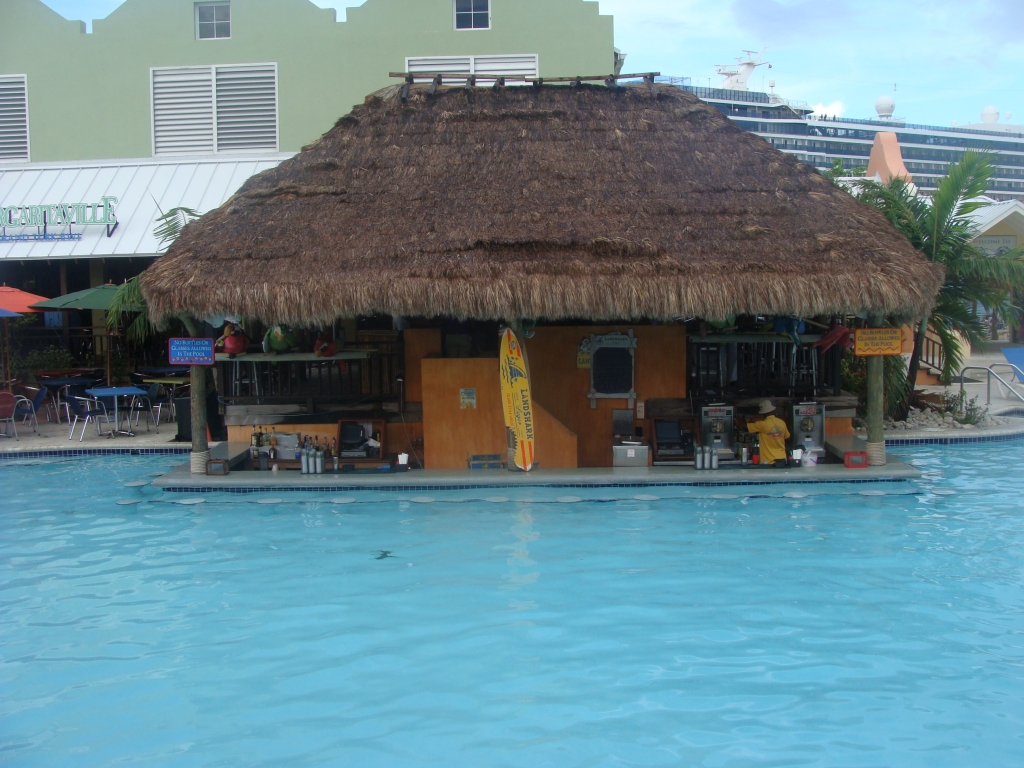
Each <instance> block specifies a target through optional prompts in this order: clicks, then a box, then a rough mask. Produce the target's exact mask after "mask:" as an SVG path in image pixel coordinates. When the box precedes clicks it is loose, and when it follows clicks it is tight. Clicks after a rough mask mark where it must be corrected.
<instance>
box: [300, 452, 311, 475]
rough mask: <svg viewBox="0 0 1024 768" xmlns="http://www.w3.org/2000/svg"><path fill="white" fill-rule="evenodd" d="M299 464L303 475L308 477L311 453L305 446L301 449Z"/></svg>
mask: <svg viewBox="0 0 1024 768" xmlns="http://www.w3.org/2000/svg"><path fill="white" fill-rule="evenodd" d="M299 462H300V464H301V469H302V474H304V475H308V474H309V451H308V450H307V449H306V446H305V445H303V446H302V447H301V448H300V449H299Z"/></svg>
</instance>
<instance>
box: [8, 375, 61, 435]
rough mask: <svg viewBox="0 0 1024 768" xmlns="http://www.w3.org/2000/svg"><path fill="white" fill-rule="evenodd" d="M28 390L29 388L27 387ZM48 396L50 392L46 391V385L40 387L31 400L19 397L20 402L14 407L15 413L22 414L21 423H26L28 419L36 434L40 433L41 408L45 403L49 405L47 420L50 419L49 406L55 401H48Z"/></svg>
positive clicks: (16, 414)
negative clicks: (39, 416)
mask: <svg viewBox="0 0 1024 768" xmlns="http://www.w3.org/2000/svg"><path fill="white" fill-rule="evenodd" d="M26 391H28V390H27V389H26ZM48 396H49V393H48V392H47V391H46V387H40V388H39V391H38V392H36V394H35V395H34V396H33V397H32V399H31V400H30V399H29V398H27V397H24V396H22V397H19V398H18V404H17V406H16V407H15V409H14V415H15V416H21V423H22V424H24V423H25V422H26V421H28V422H29V423H30V424H31V425H32V431H33V432H35V433H36V434H39V419H38V414H39V409H40V408H42V407H43V406H44V405H45V406H46V407H47V411H46V420H47V421H49V420H50V411H49V408H50V406H52V405H53V402H52V401H50V402H49V403H48V402H47V397H48ZM30 420H31V421H30Z"/></svg>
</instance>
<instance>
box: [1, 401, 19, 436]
mask: <svg viewBox="0 0 1024 768" xmlns="http://www.w3.org/2000/svg"><path fill="white" fill-rule="evenodd" d="M17 407H18V399H17V398H16V397H15V396H14V395H13V394H11V393H10V392H0V424H3V425H4V431H3V435H2V436H3V437H11V432H13V433H14V435H13V436H14V439H15V440H17V439H18V426H17V425H16V424H15V423H14V419H15V412H16V410H17ZM7 424H10V425H11V431H10V432H8V430H7V426H6V425H7Z"/></svg>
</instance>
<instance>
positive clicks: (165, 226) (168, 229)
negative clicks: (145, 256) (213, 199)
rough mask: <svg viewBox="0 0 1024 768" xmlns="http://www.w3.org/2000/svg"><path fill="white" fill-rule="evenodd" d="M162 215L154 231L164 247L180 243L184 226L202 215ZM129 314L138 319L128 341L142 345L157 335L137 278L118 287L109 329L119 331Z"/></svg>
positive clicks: (179, 212)
mask: <svg viewBox="0 0 1024 768" xmlns="http://www.w3.org/2000/svg"><path fill="white" fill-rule="evenodd" d="M161 214H162V215H161V216H160V217H159V218H158V219H157V220H156V228H155V229H154V230H153V235H154V236H155V237H156V239H157V240H159V241H160V246H161V248H163V247H165V246H167V245H170V244H171V243H173V242H174V241H175V240H177V239H178V235H180V234H181V230H183V229H184V228H185V225H186V224H188V223H189V222H190V221H192V220H194V219H198V218H199V216H200V214H199V212H198V211H195V210H193V209H191V208H171V210H169V211H168V212H167V213H163V212H161ZM129 315H135V319H134V320H132V322H131V323H130V324H129V325H128V327H127V328H126V329H125V339H127V340H128V341H131V342H134V343H136V344H141V343H142V342H144V341H145V340H146V339H147V338H148V337H149V336H151V335H152V334H153V333H155V332H156V330H157V328H156V326H155V325H154V324H153V323H152V321H150V319H149V307H147V306H146V297H145V296H143V295H142V289H141V288H140V287H139V276H138V275H136V276H135V277H133V278H131V279H130V280H127V281H125V283H124V284H123V285H119V286H118V287H117V291H116V292H115V293H114V299H113V301H112V302H111V304H110V308H109V309H108V310H107V328H108V329H110V330H115V331H116V330H117V329H118V328H119V327H120V326H121V323H122V321H124V320H125V319H126V318H127V317H128V316H129Z"/></svg>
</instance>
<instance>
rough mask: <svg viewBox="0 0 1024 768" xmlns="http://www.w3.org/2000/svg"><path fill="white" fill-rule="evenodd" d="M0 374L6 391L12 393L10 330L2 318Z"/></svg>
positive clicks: (5, 319) (5, 320)
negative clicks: (1, 367)
mask: <svg viewBox="0 0 1024 768" xmlns="http://www.w3.org/2000/svg"><path fill="white" fill-rule="evenodd" d="M2 373H3V375H4V381H6V382H7V391H8V392H10V391H12V389H11V375H12V374H13V371H12V370H11V329H10V327H9V326H8V325H7V318H6V317H5V318H4V367H3V371H2Z"/></svg>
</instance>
